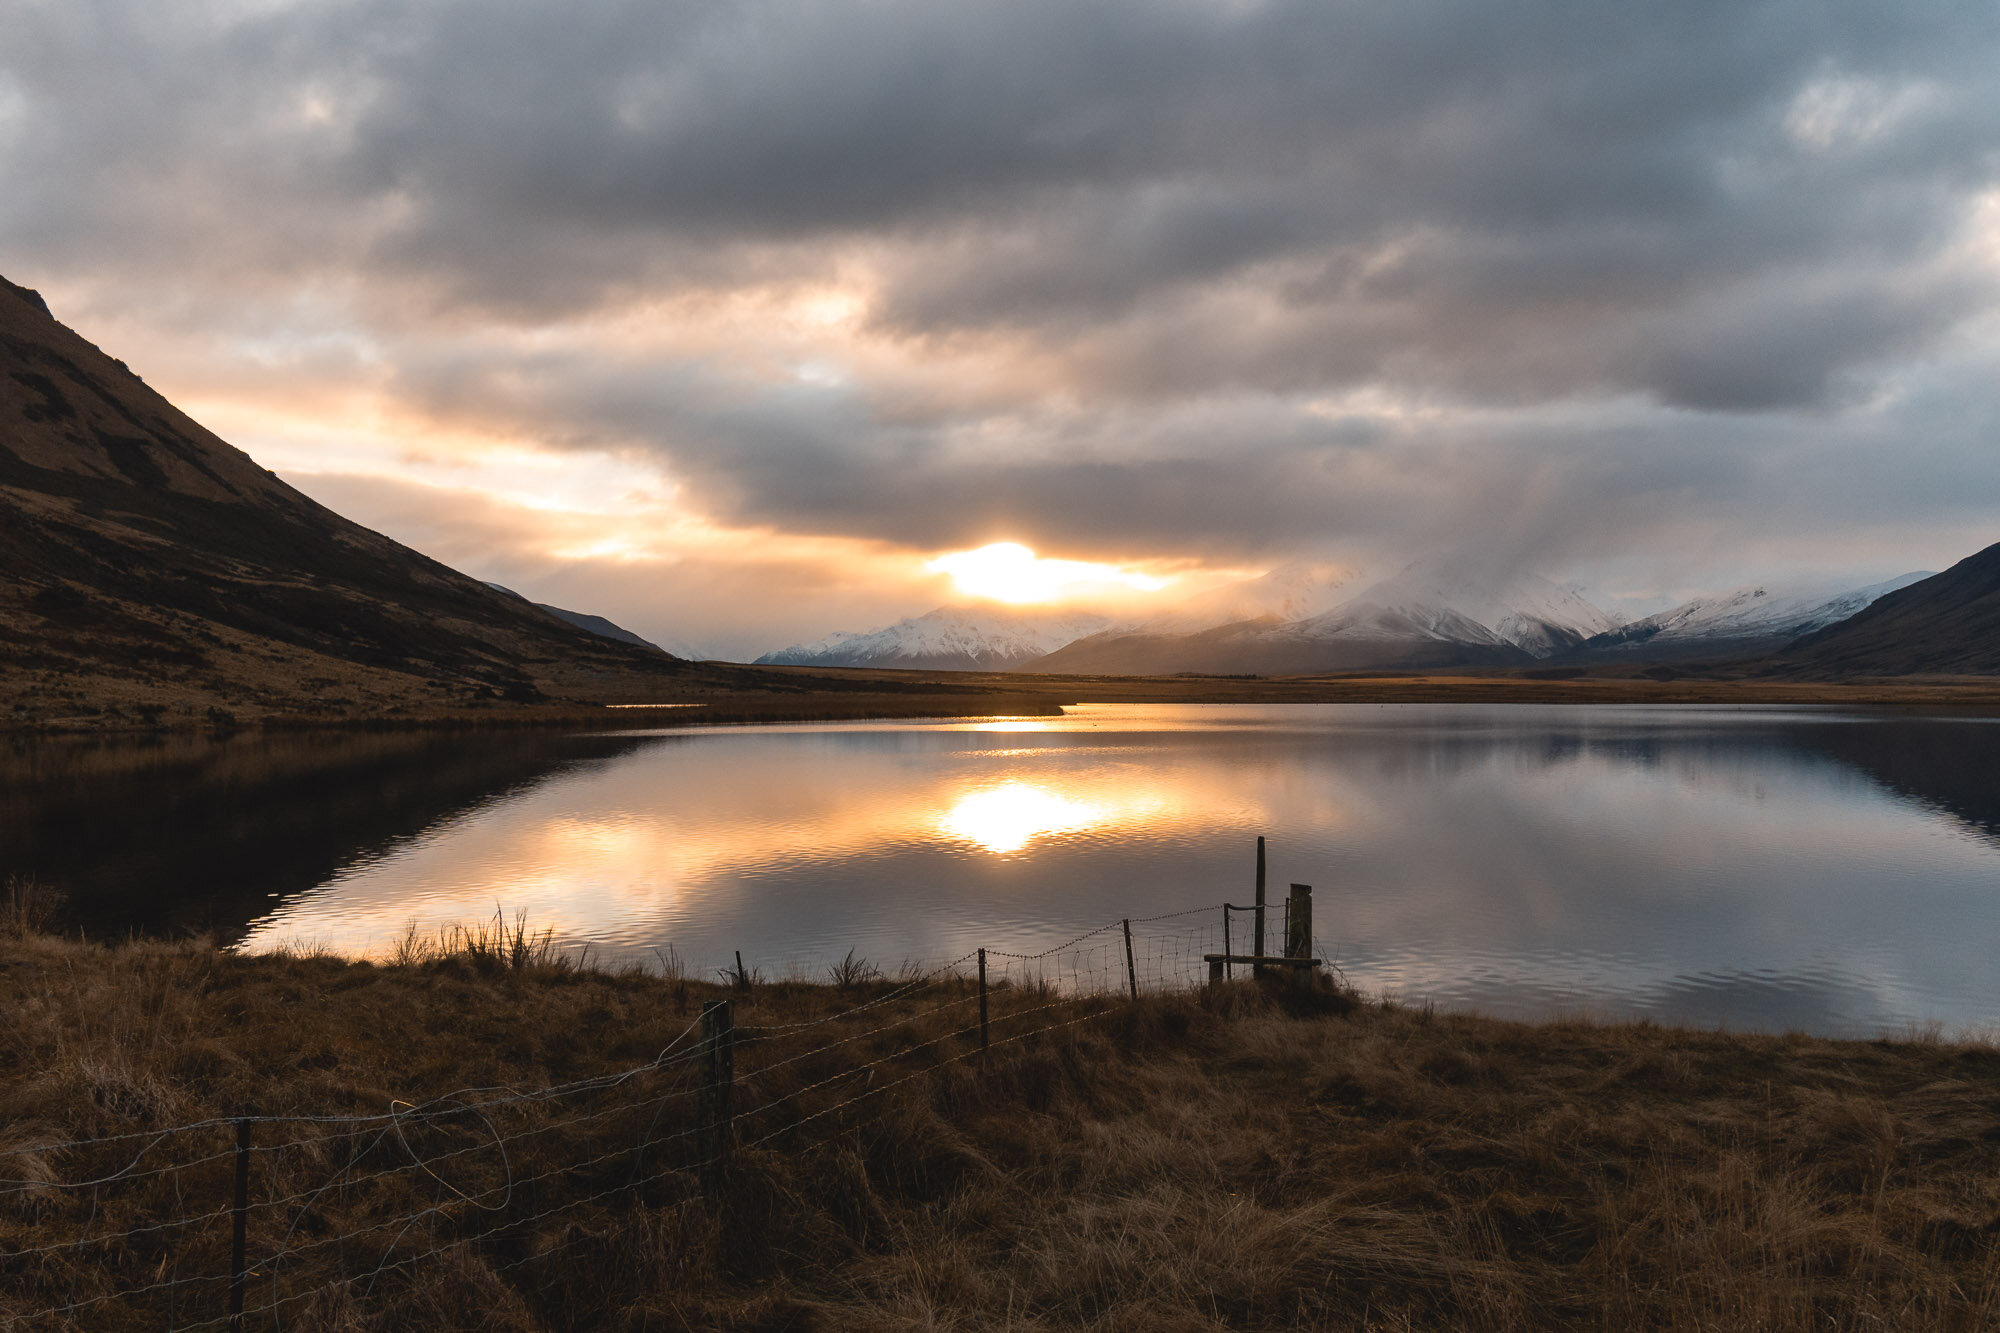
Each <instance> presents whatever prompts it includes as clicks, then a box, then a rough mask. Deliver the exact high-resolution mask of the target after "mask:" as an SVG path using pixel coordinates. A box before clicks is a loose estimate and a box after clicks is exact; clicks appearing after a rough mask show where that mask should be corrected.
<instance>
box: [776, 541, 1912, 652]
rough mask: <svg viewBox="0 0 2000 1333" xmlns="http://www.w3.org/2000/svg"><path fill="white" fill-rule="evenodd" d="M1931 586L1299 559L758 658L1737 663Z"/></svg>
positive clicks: (842, 638)
mask: <svg viewBox="0 0 2000 1333" xmlns="http://www.w3.org/2000/svg"><path fill="white" fill-rule="evenodd" d="M1927 577H1930V575H1928V574H1926V573H1921V572H1919V573H1909V574H1903V575H1899V576H1898V577H1896V578H1893V579H1887V580H1883V581H1881V582H1878V583H1872V584H1868V585H1865V586H1862V587H1855V588H1841V587H1826V586H1820V587H1813V586H1805V587H1800V586H1791V587H1786V586H1781V585H1776V584H1771V585H1764V584H1757V585H1750V586H1746V587H1742V588H1738V589H1734V590H1732V591H1729V592H1725V593H1721V594H1717V595H1714V596H1706V597H1698V598H1695V599H1692V600H1690V601H1687V602H1684V603H1682V604H1681V605H1679V606H1676V607H1673V608H1671V609H1669V610H1665V611H1661V612H1658V613H1656V614H1653V615H1649V616H1645V617H1643V618H1639V619H1633V620H1627V619H1626V617H1624V616H1623V615H1622V614H1620V613H1619V612H1618V611H1616V610H1611V609H1607V608H1606V607H1604V606H1603V605H1601V604H1600V599H1599V598H1597V597H1596V596H1594V595H1593V594H1592V593H1591V592H1590V591H1589V590H1588V589H1586V588H1584V587H1582V586H1580V585H1577V584H1574V583H1570V584H1557V583H1553V582H1551V581H1549V580H1547V579H1543V578H1540V577H1537V576H1534V575H1509V576H1506V577H1504V578H1501V579H1498V580H1495V579H1492V578H1490V577H1488V576H1486V575H1484V574H1483V573H1482V572H1481V571H1479V570H1478V569H1476V568H1474V567H1472V566H1471V565H1470V564H1469V563H1468V562H1463V561H1454V560H1426V561H1418V562H1415V563H1413V564H1411V565H1409V566H1406V567H1405V568H1404V569H1402V570H1400V571H1398V572H1397V573H1396V574H1395V575H1393V576H1391V577H1389V578H1386V579H1382V580H1379V581H1376V582H1373V583H1368V584H1365V585H1361V586H1359V587H1358V588H1357V584H1359V582H1360V581H1359V580H1357V579H1355V578H1354V577H1353V575H1352V573H1351V571H1346V570H1341V569H1337V568H1334V569H1324V568H1322V569H1307V568H1304V567H1299V566H1287V567H1281V568H1280V569H1277V570H1273V571H1272V572H1271V573H1270V574H1268V575H1265V576H1264V577H1263V578H1260V579H1256V580H1253V581H1251V582H1249V583H1246V584H1241V585H1236V586H1233V587H1230V588H1225V589H1221V590H1218V591H1216V592H1211V593H1208V594H1204V595H1202V596H1200V597H1197V598H1194V599H1190V600H1189V601H1188V602H1186V603H1183V604H1181V605H1179V606H1176V607H1174V608H1172V609H1171V610H1168V611H1166V612H1162V613H1158V614H1155V615H1152V616H1149V617H1146V618H1143V619H1126V620H1114V619H1112V618H1110V617H1106V616H1102V615H1093V614H1088V613H1079V612H1076V611H1073V610H1068V611H1049V610H1039V609H1034V608H1018V607H1001V606H981V607H962V606H961V607H953V606H947V607H939V608H938V609H936V610H934V611H931V612H929V613H928V614H926V615H923V616H917V617H912V618H910V619H908V620H903V621H900V622H898V623H896V624H894V625H890V626H888V627H886V628H883V629H879V630H875V631H873V632H869V633H860V634H855V633H842V634H834V635H831V636H829V637H827V638H825V639H822V640H820V641H818V642H817V643H812V644H800V645H795V646H793V647H790V648H786V649H783V650H780V651H778V652H774V653H769V654H766V655H765V656H764V657H761V658H759V659H758V660H759V661H760V662H768V663H795V664H810V665H815V666H854V667H912V668H924V669H932V670H936V669H954V668H955V669H959V670H984V671H1032V672H1046V673H1062V674H1072V673H1073V674H1082V675H1170V674H1175V673H1184V672H1188V673H1204V674H1207V673H1217V674H1258V675H1264V674H1273V675H1276V674H1298V673H1309V672H1321V671H1357V670H1423V669H1438V668H1449V667H1493V666H1530V665H1535V664H1537V663H1543V664H1553V663H1564V664H1567V663H1576V664H1579V665H1587V664H1608V663H1617V662H1625V663H1666V662H1689V661H1695V660H1714V661H1723V660H1730V659H1742V658H1749V657H1757V656H1763V655H1766V654H1770V653H1773V652H1776V651H1778V650H1779V649H1782V648H1784V647H1785V646H1786V645H1788V644H1790V643H1792V642H1793V641H1795V640H1797V639H1799V638H1801V637H1802V636H1805V635H1808V634H1812V633H1815V632H1816V631H1820V630H1823V629H1826V628H1827V627H1829V626H1832V625H1836V624H1838V623H1840V622H1841V621H1844V620H1846V619H1848V618H1849V617H1851V616H1853V615H1855V614H1856V613H1857V612H1859V611H1861V610H1863V609H1864V608H1866V607H1868V606H1870V605H1872V604H1873V603H1874V602H1875V601H1876V600H1877V599H1879V598H1881V597H1882V596H1884V595H1885V594H1888V593H1891V592H1895V591H1897V590H1899V589H1902V588H1905V587H1908V586H1909V585H1911V584H1913V583H1916V582H1918V581H1919V580H1921V579H1924V578H1927Z"/></svg>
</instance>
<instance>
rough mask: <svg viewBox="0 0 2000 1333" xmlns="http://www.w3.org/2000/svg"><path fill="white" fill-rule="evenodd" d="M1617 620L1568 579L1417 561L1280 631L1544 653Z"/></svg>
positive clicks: (1575, 642)
mask: <svg viewBox="0 0 2000 1333" xmlns="http://www.w3.org/2000/svg"><path fill="white" fill-rule="evenodd" d="M1618 625H1619V617H1618V616H1617V614H1616V613H1615V612H1611V611H1606V610H1605V609H1604V608H1602V607H1600V606H1598V605H1597V604H1596V603H1595V602H1593V601H1591V600H1590V598H1589V596H1588V594H1587V593H1586V592H1585V590H1584V589H1583V587H1582V586H1581V585H1579V584H1575V583H1560V584H1559V583H1552V582H1550V581H1549V580H1547V579H1545V578H1540V577H1538V576H1536V575H1533V574H1510V575H1506V576H1504V577H1502V578H1498V579H1495V578H1492V577H1490V576H1487V575H1484V574H1482V573H1480V572H1478V571H1474V570H1470V569H1467V568H1466V567H1465V566H1463V565H1461V564H1456V563H1452V562H1444V561H1436V562H1427V561H1419V562H1417V563H1415V564H1412V565H1409V566H1407V567H1406V568H1404V569H1403V570H1402V571H1401V572H1400V573H1398V574H1396V575H1394V576H1393V577H1390V578H1387V579H1383V580H1382V581H1381V582H1379V583H1376V584H1373V585H1371V586H1370V587H1368V588H1366V589H1364V590H1362V591H1361V592H1360V593H1359V594H1358V595H1356V596H1355V597H1354V598H1353V599H1352V600H1350V601H1348V602H1346V603H1344V604H1342V605H1340V606H1338V607H1335V608H1334V609H1333V610H1332V611H1329V612H1326V613H1324V614H1322V615H1319V616H1315V617H1310V618H1308V619H1306V620H1303V621H1301V622H1299V623H1298V624H1297V625H1295V626H1288V627H1287V632H1288V633H1289V634H1291V635H1294V636H1297V637H1305V638H1326V637H1396V636H1409V635H1413V634H1414V635H1416V636H1419V637H1423V638H1428V639H1436V640H1439V641H1444V642H1452V643H1467V644H1478V645H1482V646H1492V645H1497V644H1510V645H1512V646H1513V647H1516V648H1519V649H1521V650H1522V651H1523V652H1525V653H1527V654H1529V655H1530V656H1532V657H1550V656H1553V655H1554V654H1556V653H1559V652H1563V651H1565V650H1567V649H1570V648H1574V647H1575V646H1577V645H1578V644H1580V643H1582V642H1584V641H1585V640H1586V639H1589V638H1590V637H1591V636H1593V635H1597V634H1603V633H1606V632H1608V631H1610V630H1613V629H1616V628H1617V627H1618Z"/></svg>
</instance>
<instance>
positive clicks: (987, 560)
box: [924, 542, 1167, 605]
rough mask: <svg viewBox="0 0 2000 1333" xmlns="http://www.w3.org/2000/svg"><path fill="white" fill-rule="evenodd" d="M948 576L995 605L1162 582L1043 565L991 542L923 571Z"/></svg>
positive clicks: (1077, 563) (1088, 565)
mask: <svg viewBox="0 0 2000 1333" xmlns="http://www.w3.org/2000/svg"><path fill="white" fill-rule="evenodd" d="M924 568H925V569H927V570H929V571H931V572H932V573H934V574H949V575H951V579H952V582H953V583H954V584H956V585H957V587H958V590H959V591H960V592H962V593H964V594H965V595H966V596H968V597H986V598H990V599H991V600H993V601H996V602H1012V603H1015V604H1017V605H1018V604H1021V603H1026V602H1052V601H1055V600H1057V599H1058V598H1062V597H1068V596H1075V595H1077V594H1079V593H1085V592H1110V591H1138V592H1157V591H1159V590H1160V589H1161V588H1164V587H1166V586H1167V580H1166V579H1163V578H1157V577H1155V576H1153V575H1151V574H1139V573H1135V572H1133V571H1131V570H1127V569H1121V568H1119V567H1118V566H1117V565H1105V564H1099V563H1097V562H1095V561H1090V560H1047V559H1044V558H1042V557H1041V556H1038V555H1036V554H1035V553H1034V552H1033V551H1031V550H1029V549H1028V548H1027V547H1025V546H1023V545H1021V543H1019V542H993V543H991V544H989V545H986V546H982V547H979V548H978V549H977V550H973V551H953V552H950V553H949V554H946V555H941V556H939V557H937V559H935V560H932V561H930V562H929V563H928V564H926V565H925V566H924Z"/></svg>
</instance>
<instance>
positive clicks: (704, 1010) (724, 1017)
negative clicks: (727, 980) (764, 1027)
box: [700, 1000, 736, 1202]
mask: <svg viewBox="0 0 2000 1333" xmlns="http://www.w3.org/2000/svg"><path fill="white" fill-rule="evenodd" d="M701 1045H702V1062H701V1100H700V1112H701V1129H702V1134H701V1148H702V1160H701V1192H702V1196H703V1197H704V1198H706V1199H708V1200H709V1201H710V1202H714V1201H715V1200H717V1199H719V1198H721V1197H722V1187H723V1182H724V1181H725V1180H726V1179H727V1178H728V1175H729V1150H730V1148H731V1147H733V1146H734V1144H735V1138H736V1132H735V1126H734V1124H733V1123H732V1121H733V1119H734V1116H735V1109H736V1108H735V1090H736V1020H735V1017H734V1013H733V1011H732V1010H731V1008H730V1005H729V1001H727V1000H710V1001H709V1002H708V1003H707V1004H704V1005H703V1006H702V1007H701Z"/></svg>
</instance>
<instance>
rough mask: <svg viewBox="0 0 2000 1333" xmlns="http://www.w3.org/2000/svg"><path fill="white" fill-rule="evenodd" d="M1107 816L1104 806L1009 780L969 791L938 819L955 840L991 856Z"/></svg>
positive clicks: (1083, 825) (1093, 822)
mask: <svg viewBox="0 0 2000 1333" xmlns="http://www.w3.org/2000/svg"><path fill="white" fill-rule="evenodd" d="M1104 818H1105V811H1104V808H1103V807H1102V806H1097V805H1092V804H1090V803H1089V802H1087V801H1076V800H1071V799H1070V798H1069V797H1067V796H1058V795H1056V793H1054V792H1052V791H1048V790H1046V789H1045V788H1042V787H1037V786H1034V785H1033V784H1031V783H1026V782H1003V783H1001V784H1000V785H999V786H997V787H981V788H979V789H978V790H977V791H971V792H967V793H966V794H965V795H964V796H961V797H959V799H958V802H957V803H956V804H955V805H953V806H952V807H951V809H950V810H949V811H947V812H946V813H945V816H944V817H943V818H942V819H940V820H939V821H938V826H939V827H940V828H942V829H943V830H944V831H945V832H946V833H947V834H949V835H951V836H952V837H954V838H959V839H962V840H963V841H965V842H972V843H977V844H979V845H980V846H981V847H984V848H985V849H986V850H987V851H989V852H994V853H996V854H1001V855H1004V854H1006V853H1008V852H1018V851H1020V850H1021V849H1022V848H1023V847H1026V846H1027V845H1028V844H1029V843H1031V842H1033V841H1034V840H1035V839H1036V838H1042V837H1047V836H1049V835H1050V834H1053V833H1073V832H1075V831H1076V830H1077V829H1081V828H1088V827H1089V826H1090V825H1092V824H1096V823H1099V822H1101V821H1102V820H1103V819H1104Z"/></svg>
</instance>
